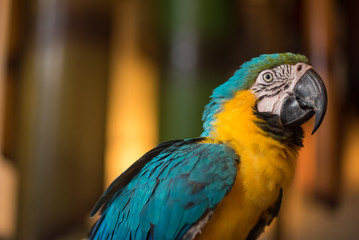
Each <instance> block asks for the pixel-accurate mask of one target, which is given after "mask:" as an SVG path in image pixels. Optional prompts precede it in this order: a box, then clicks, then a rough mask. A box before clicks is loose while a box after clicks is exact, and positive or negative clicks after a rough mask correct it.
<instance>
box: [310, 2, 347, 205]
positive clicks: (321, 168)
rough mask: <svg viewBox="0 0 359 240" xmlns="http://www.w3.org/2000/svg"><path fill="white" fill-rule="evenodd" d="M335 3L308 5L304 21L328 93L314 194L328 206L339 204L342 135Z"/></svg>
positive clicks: (318, 137) (311, 49)
mask: <svg viewBox="0 0 359 240" xmlns="http://www.w3.org/2000/svg"><path fill="white" fill-rule="evenodd" d="M335 11H336V8H335V2H334V1H333V0H317V1H311V0H306V1H305V9H304V19H306V20H307V22H306V24H305V27H306V33H307V42H308V47H309V52H310V60H311V62H312V64H313V66H314V67H315V69H316V70H317V71H318V73H319V74H320V75H321V76H322V78H323V80H324V82H325V85H326V87H327V90H328V109H327V113H326V116H325V119H324V121H323V124H322V126H321V127H320V129H319V130H318V132H317V133H316V134H317V135H316V140H317V141H316V146H317V147H316V168H315V182H314V189H313V190H314V192H315V194H316V196H317V197H319V198H320V199H322V200H324V202H325V203H327V204H330V205H332V204H336V203H337V201H338V194H339V184H340V156H339V150H340V149H339V148H340V135H339V134H338V133H339V131H338V123H339V122H338V114H337V113H338V107H339V106H340V103H339V100H340V98H339V97H338V95H339V94H340V83H339V81H341V80H340V79H338V78H336V71H335V69H336V66H335V63H336V61H335V59H336V58H337V57H338V56H336V51H335V49H336V46H337V42H336V41H337V35H336V34H337V30H336V27H337V21H336V20H337V19H336V18H337V16H338V15H337V14H336V12H335Z"/></svg>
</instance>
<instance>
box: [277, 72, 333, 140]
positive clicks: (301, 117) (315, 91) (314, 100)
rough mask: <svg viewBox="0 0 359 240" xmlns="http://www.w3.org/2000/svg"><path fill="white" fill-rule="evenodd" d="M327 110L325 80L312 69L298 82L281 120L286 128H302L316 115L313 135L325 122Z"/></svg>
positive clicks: (285, 103)
mask: <svg viewBox="0 0 359 240" xmlns="http://www.w3.org/2000/svg"><path fill="white" fill-rule="evenodd" d="M326 109H327V91H326V89H325V86H324V83H323V80H322V79H321V78H320V76H319V75H318V74H317V73H316V72H315V71H314V70H312V69H309V70H308V71H307V72H306V73H304V75H303V76H302V77H301V78H300V79H299V80H298V82H297V83H296V85H295V86H294V89H293V94H290V96H288V97H287V98H286V99H285V100H284V103H283V105H282V108H281V111H280V119H281V122H282V124H283V126H284V127H288V128H290V127H293V126H300V125H302V124H303V123H305V122H306V121H308V120H309V119H310V118H311V117H312V116H313V115H314V114H315V123H314V128H313V131H312V134H313V133H314V132H315V131H317V129H318V128H319V126H320V124H321V123H322V121H323V118H324V115H325V112H326Z"/></svg>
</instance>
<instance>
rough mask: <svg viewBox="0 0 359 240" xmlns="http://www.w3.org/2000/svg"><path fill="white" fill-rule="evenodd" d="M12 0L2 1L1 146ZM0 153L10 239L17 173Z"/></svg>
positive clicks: (3, 230) (3, 226)
mask: <svg viewBox="0 0 359 240" xmlns="http://www.w3.org/2000/svg"><path fill="white" fill-rule="evenodd" d="M10 5H11V1H10V0H1V1H0V146H2V144H3V140H4V139H3V133H4V122H3V120H4V114H5V111H4V100H5V97H4V96H5V82H6V81H5V79H6V75H7V71H6V70H7V68H6V66H7V60H8V39H9V25H10ZM1 150H2V152H1V154H0V196H1V197H0V213H1V218H0V239H2V238H4V239H10V238H13V237H14V235H15V226H16V224H15V216H16V213H15V211H16V200H15V196H16V180H17V179H16V174H15V167H14V166H13V165H12V164H11V163H10V162H8V161H5V159H4V154H3V149H1Z"/></svg>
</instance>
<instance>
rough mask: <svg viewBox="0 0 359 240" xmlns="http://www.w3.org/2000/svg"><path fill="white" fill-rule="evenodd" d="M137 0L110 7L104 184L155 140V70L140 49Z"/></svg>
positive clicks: (154, 142) (151, 145) (139, 12)
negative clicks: (111, 10)
mask: <svg viewBox="0 0 359 240" xmlns="http://www.w3.org/2000/svg"><path fill="white" fill-rule="evenodd" d="M141 4H142V1H139V0H125V1H116V3H115V8H114V9H113V13H114V16H115V17H114V24H113V33H114V34H113V36H114V38H113V39H112V49H111V53H112V55H111V60H112V61H111V76H110V82H109V98H108V99H109V100H108V116H107V130H106V143H107V145H106V157H105V158H106V160H105V182H104V185H105V187H107V186H108V185H109V184H110V183H111V182H112V181H113V180H114V179H115V178H116V177H117V176H118V175H120V174H121V173H122V172H123V171H124V170H126V169H127V168H128V167H129V166H130V165H131V164H132V163H133V162H134V161H136V160H137V159H138V158H140V157H141V156H142V155H143V154H144V153H145V152H146V151H148V150H150V149H151V148H153V147H154V146H155V145H156V144H157V135H158V124H157V122H158V117H157V115H158V109H157V96H158V93H157V89H158V72H157V66H156V65H155V64H154V62H153V61H152V60H151V59H150V58H149V57H148V56H146V54H145V53H144V52H143V51H142V50H143V49H141V34H140V30H141V21H143V17H144V16H143V15H141V9H142V7H143V6H142V5H141Z"/></svg>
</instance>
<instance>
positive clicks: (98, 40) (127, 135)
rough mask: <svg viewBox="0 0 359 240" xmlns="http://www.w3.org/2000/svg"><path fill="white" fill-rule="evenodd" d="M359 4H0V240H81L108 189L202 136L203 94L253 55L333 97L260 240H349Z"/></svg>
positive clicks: (356, 218) (358, 149) (356, 157)
mask: <svg viewBox="0 0 359 240" xmlns="http://www.w3.org/2000/svg"><path fill="white" fill-rule="evenodd" d="M358 10H359V1H356V0H342V1H339V0H337V1H335V0H316V1H311V0H271V1H270V0H206V1H205V0H152V1H144V0H120V1H100V0H93V1H86V0H77V1H70V0H28V1H22V2H20V0H0V147H1V155H0V239H1V240H12V239H26V240H32V239H36V240H42V239H44V240H46V239H60V240H62V239H81V238H84V237H85V236H86V234H87V231H88V229H89V227H90V226H91V223H92V222H93V220H91V219H88V216H89V212H90V210H91V208H92V206H93V205H94V203H95V202H96V200H97V199H98V197H99V196H100V195H101V193H102V192H103V191H104V189H105V188H106V187H107V186H108V185H109V183H110V182H111V181H112V180H114V178H115V177H116V176H118V175H119V174H120V173H121V172H122V171H124V170H125V169H126V168H127V167H128V166H129V165H130V164H131V163H132V162H134V161H135V160H136V159H137V158H139V157H140V156H141V155H142V154H144V153H145V152H146V151H148V150H149V149H151V148H152V147H154V146H155V145H156V144H158V143H159V142H161V141H165V140H171V139H179V138H190V137H196V136H199V135H200V133H201V131H202V128H201V115H202V110H203V107H204V106H205V104H206V103H207V102H208V100H209V95H210V94H211V91H212V89H213V88H214V87H215V86H217V85H219V84H220V83H222V82H224V81H225V80H226V79H228V78H229V77H230V76H231V74H232V73H233V72H234V71H235V70H236V69H237V68H238V67H239V66H240V64H242V63H243V61H247V60H249V59H251V58H252V57H256V56H258V55H259V54H263V53H275V52H287V51H289V52H295V53H301V54H305V55H306V56H308V57H309V58H310V60H311V63H312V64H313V66H314V67H315V69H316V70H317V72H319V74H320V75H321V76H322V78H323V79H324V81H325V83H326V86H327V88H328V91H329V108H328V111H327V115H326V118H325V119H324V122H323V125H322V126H321V128H320V129H319V131H318V132H317V134H315V135H314V136H311V135H310V130H311V127H312V126H313V122H309V123H307V124H306V125H305V132H306V138H305V142H304V144H305V148H304V149H303V151H302V152H301V155H300V158H299V159H298V166H297V172H296V178H295V180H294V183H293V186H292V187H291V189H290V190H289V192H288V193H287V194H286V195H285V197H284V202H283V205H282V211H281V213H280V215H281V216H280V218H279V220H275V222H274V224H272V225H273V226H271V227H270V228H269V229H267V230H266V233H265V234H264V235H263V236H261V238H260V239H262V240H264V239H267V240H278V239H294V240H296V239H298V240H301V239H307V240H308V239H309V240H310V239H329V240H331V239H359V228H358V222H359V115H358V114H359V75H358V74H357V70H358V69H359V60H358V56H359V45H358V42H359V28H358V24H359V15H358Z"/></svg>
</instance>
